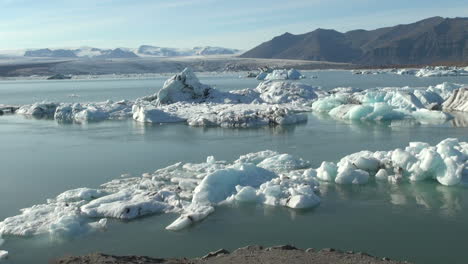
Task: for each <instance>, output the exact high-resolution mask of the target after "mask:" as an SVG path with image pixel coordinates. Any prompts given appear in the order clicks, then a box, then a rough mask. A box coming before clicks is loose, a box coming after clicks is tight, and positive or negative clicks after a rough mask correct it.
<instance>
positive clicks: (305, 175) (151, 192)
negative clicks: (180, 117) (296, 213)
mask: <svg viewBox="0 0 468 264" xmlns="http://www.w3.org/2000/svg"><path fill="white" fill-rule="evenodd" d="M467 178H468V143H467V142H459V141H458V140H457V139H454V138H449V139H445V140H443V141H441V142H440V143H439V144H437V145H435V146H431V145H429V144H427V143H422V142H411V143H410V144H409V146H407V147H406V148H404V149H395V150H390V151H376V152H371V151H361V152H357V153H354V154H351V155H347V156H345V157H343V158H342V159H341V160H339V161H338V162H336V163H335V162H327V161H324V162H323V163H322V164H321V165H320V167H319V168H316V169H314V168H311V165H310V162H308V161H307V160H304V159H302V158H298V157H294V156H292V155H290V154H280V153H277V152H274V151H270V150H267V151H261V152H257V153H250V154H246V155H242V156H240V157H239V158H238V159H237V160H235V161H233V162H226V161H217V160H215V158H214V157H212V156H210V157H208V158H207V160H206V162H203V163H197V164H194V163H182V162H179V163H176V164H174V165H171V166H168V167H165V168H162V169H158V170H156V171H155V172H153V173H145V174H143V175H142V176H141V177H121V178H117V179H115V180H112V181H110V182H107V183H104V184H102V185H101V187H99V188H98V189H90V188H78V189H73V190H69V191H66V192H64V193H62V194H60V195H58V196H57V197H55V198H53V199H49V200H47V203H45V204H38V205H34V206H32V207H29V208H25V209H21V213H20V214H19V215H16V216H13V217H8V218H6V219H5V220H4V221H3V222H0V235H2V236H3V237H8V236H34V235H50V236H51V237H53V238H64V237H65V238H66V237H70V236H77V235H80V234H83V233H88V232H91V231H96V230H103V229H106V223H107V219H108V218H117V219H126V220H131V219H135V218H139V217H142V216H147V215H152V214H165V213H175V214H179V215H180V216H179V217H178V218H177V219H176V220H175V221H174V222H173V223H172V224H170V225H169V226H167V227H166V229H168V230H180V229H184V228H186V227H188V226H190V225H192V224H194V223H196V222H199V221H201V220H203V219H204V218H206V217H207V216H208V215H210V214H211V213H213V212H214V211H215V209H216V206H218V205H222V204H230V203H258V204H265V205H268V206H283V207H289V208H292V209H307V208H312V207H315V206H317V205H318V204H319V203H320V201H321V198H320V196H321V194H320V186H321V183H327V184H330V183H334V184H338V185H343V184H366V183H368V182H369V181H374V180H375V181H379V182H381V181H385V182H388V183H389V184H390V185H389V186H391V185H393V184H401V183H405V182H411V183H414V184H417V182H420V181H435V182H438V183H440V184H441V185H445V186H453V185H460V184H462V185H465V184H466V180H467ZM327 184H325V185H324V186H326V185H327ZM411 186H412V188H415V187H416V186H413V185H411ZM381 187H382V186H381V185H380V188H381Z"/></svg>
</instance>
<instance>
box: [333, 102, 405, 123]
mask: <svg viewBox="0 0 468 264" xmlns="http://www.w3.org/2000/svg"><path fill="white" fill-rule="evenodd" d="M329 114H330V116H332V117H334V118H337V119H343V120H374V121H383V120H399V119H403V118H405V117H406V113H405V112H402V111H398V110H395V109H393V108H392V107H391V106H390V105H388V104H386V103H375V104H371V105H352V104H346V105H340V106H338V107H336V108H333V109H332V110H331V111H330V112H329Z"/></svg>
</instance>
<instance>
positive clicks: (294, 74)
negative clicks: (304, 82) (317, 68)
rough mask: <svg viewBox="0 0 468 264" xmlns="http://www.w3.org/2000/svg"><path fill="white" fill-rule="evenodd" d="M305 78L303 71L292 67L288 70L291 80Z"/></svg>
mask: <svg viewBox="0 0 468 264" xmlns="http://www.w3.org/2000/svg"><path fill="white" fill-rule="evenodd" d="M304 78H305V76H304V75H302V73H301V72H299V71H298V70H296V69H290V70H289V71H288V79H289V80H299V79H304Z"/></svg>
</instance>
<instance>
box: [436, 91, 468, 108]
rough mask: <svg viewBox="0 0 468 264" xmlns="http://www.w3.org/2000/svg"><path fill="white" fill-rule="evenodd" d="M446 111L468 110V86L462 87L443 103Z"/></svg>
mask: <svg viewBox="0 0 468 264" xmlns="http://www.w3.org/2000/svg"><path fill="white" fill-rule="evenodd" d="M442 107H443V109H444V110H446V111H459V112H468V88H460V89H457V90H455V91H453V94H452V95H451V96H450V97H449V98H448V99H447V100H446V101H445V102H444V103H443V105H442Z"/></svg>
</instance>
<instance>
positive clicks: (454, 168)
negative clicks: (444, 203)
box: [316, 138, 468, 186]
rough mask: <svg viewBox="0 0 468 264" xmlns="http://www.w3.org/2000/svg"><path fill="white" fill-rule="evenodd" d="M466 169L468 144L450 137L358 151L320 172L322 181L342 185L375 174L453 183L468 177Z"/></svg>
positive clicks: (362, 181) (398, 179) (325, 164)
mask: <svg viewBox="0 0 468 264" xmlns="http://www.w3.org/2000/svg"><path fill="white" fill-rule="evenodd" d="M466 168H468V146H467V144H466V143H465V142H459V141H458V140H457V139H451V138H449V139H446V140H443V141H441V142H440V143H439V144H437V145H436V146H430V145H429V144H427V143H422V142H411V143H410V144H409V146H408V147H406V148H405V149H395V150H392V151H376V152H371V151H361V152H357V153H354V154H351V155H348V156H345V157H343V158H342V159H341V160H340V161H339V162H338V163H337V164H334V163H333V162H323V163H322V165H321V166H320V167H319V168H318V169H317V170H316V172H317V178H318V179H319V180H321V181H334V182H335V183H338V184H365V183H367V182H368V181H369V179H370V178H371V177H375V178H376V179H378V180H388V181H389V182H392V183H401V182H404V181H411V182H415V181H422V180H429V179H430V180H435V181H437V182H439V183H440V184H442V185H446V186H452V185H457V184H459V183H461V181H462V178H463V177H468V174H466V172H465V171H466ZM464 173H465V174H464Z"/></svg>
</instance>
